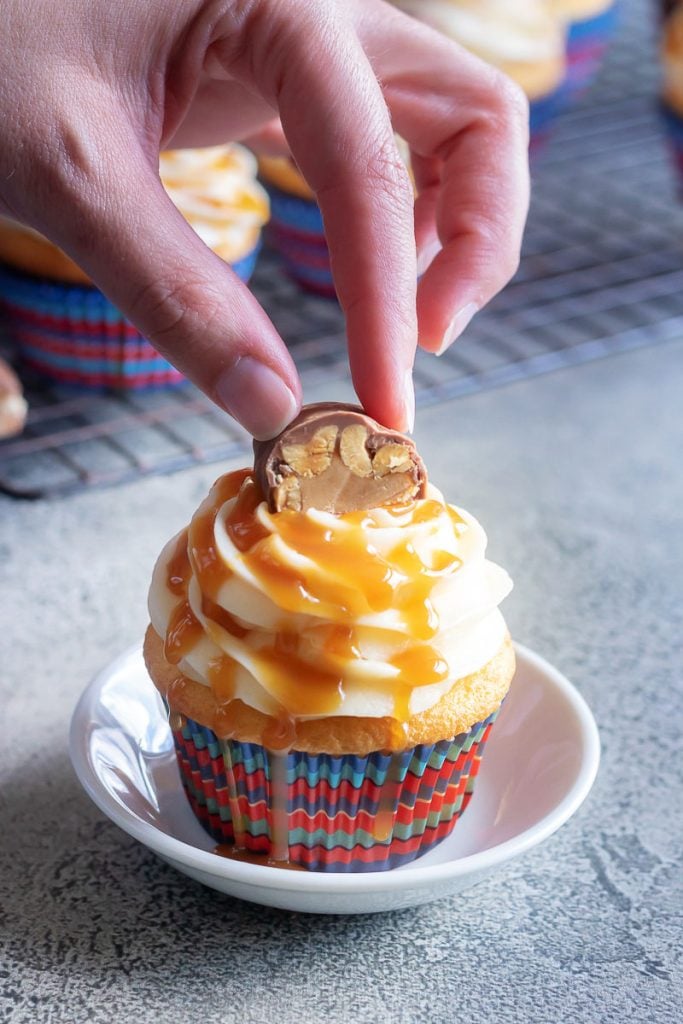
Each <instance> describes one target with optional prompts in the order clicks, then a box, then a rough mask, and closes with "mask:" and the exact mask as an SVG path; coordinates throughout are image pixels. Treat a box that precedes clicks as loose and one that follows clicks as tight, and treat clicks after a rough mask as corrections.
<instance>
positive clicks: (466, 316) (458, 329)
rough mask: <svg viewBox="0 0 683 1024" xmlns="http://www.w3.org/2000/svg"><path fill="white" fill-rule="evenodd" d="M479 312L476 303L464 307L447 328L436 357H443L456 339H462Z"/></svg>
mask: <svg viewBox="0 0 683 1024" xmlns="http://www.w3.org/2000/svg"><path fill="white" fill-rule="evenodd" d="M478 312H479V306H478V305H477V304H476V302H468V303H467V305H466V306H463V308H462V309H461V310H460V312H459V313H456V314H455V316H454V317H453V319H452V320H451V322H450V323H449V325H448V327H447V328H446V331H445V333H444V336H443V339H442V341H441V344H440V345H439V347H438V348H437V350H436V353H435V355H437V356H442V355H443V354H444V352H445V351H446V349H447V348H450V346H451V345H452V344H453V342H454V341H455V339H456V338H459V337H460V335H461V334H462V332H463V331H464V330H465V328H466V327H467V325H468V323H469V322H470V320H471V319H472V317H473V316H474V314H475V313H478Z"/></svg>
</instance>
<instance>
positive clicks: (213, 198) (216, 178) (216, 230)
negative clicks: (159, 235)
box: [159, 143, 269, 263]
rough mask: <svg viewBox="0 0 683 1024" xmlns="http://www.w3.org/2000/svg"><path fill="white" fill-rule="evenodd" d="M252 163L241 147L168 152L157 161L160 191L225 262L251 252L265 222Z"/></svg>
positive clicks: (265, 204)
mask: <svg viewBox="0 0 683 1024" xmlns="http://www.w3.org/2000/svg"><path fill="white" fill-rule="evenodd" d="M257 169H258V168H257V163H256V158H255V157H254V156H253V155H252V154H251V153H250V152H249V150H247V149H245V148H244V147H243V146H238V145H236V144H234V143H233V144H230V145H226V146H211V147H209V148H206V149H176V150H168V151H166V152H164V153H162V154H161V156H160V158H159V174H160V177H161V181H162V183H163V186H164V188H165V189H166V191H167V192H168V194H169V196H170V197H171V199H172V200H173V202H174V203H175V205H176V206H177V207H178V209H179V210H180V212H181V213H182V215H183V217H184V218H185V220H186V221H188V223H189V224H191V226H192V227H193V228H194V230H195V231H196V232H197V234H198V235H199V237H200V238H201V239H202V241H203V242H205V243H206V245H208V246H209V248H210V249H213V251H214V252H216V253H217V254H218V255H219V256H221V257H222V258H223V259H224V260H226V261H227V262H229V263H231V262H235V261H236V260H238V259H239V258H240V257H241V256H244V255H246V254H247V253H248V252H249V251H250V250H251V249H253V248H254V246H255V245H256V242H257V240H258V236H259V232H260V230H261V228H262V227H263V225H264V224H265V223H266V221H267V220H268V213H269V205H268V196H267V194H266V192H265V190H264V189H263V188H262V187H261V185H259V183H258V181H257V180H256V173H257Z"/></svg>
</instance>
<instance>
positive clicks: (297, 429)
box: [254, 402, 427, 514]
mask: <svg viewBox="0 0 683 1024" xmlns="http://www.w3.org/2000/svg"><path fill="white" fill-rule="evenodd" d="M254 472H255V475H256V479H257V481H258V483H259V484H260V486H261V489H262V491H263V493H264V495H265V496H266V498H267V501H268V507H269V508H270V510H271V512H281V511H283V510H284V509H291V510H293V511H297V512H300V511H306V509H309V508H317V509H321V510H322V511H325V512H335V513H337V514H341V513H343V512H356V511H360V510H362V509H368V508H378V507H379V506H380V505H398V504H401V503H402V502H405V501H410V500H411V499H413V498H423V497H424V495H425V489H426V486H427V471H426V469H425V467H424V463H423V462H422V459H421V458H420V456H419V455H418V453H417V450H416V448H415V445H414V444H413V442H412V441H411V439H410V438H409V437H406V436H405V434H400V433H398V431H395V430H387V429H386V428H385V427H382V426H381V425H380V424H379V423H377V421H376V420H373V419H372V418H371V417H370V416H367V415H366V414H365V413H364V412H363V410H362V409H361V408H360V407H359V406H355V405H342V404H339V403H337V402H321V403H319V404H317V405H308V406H305V407H304V408H303V409H302V410H301V412H300V413H299V415H298V416H297V417H296V419H295V420H292V422H291V423H290V424H289V426H288V427H287V428H286V429H285V430H283V431H282V433H281V434H279V435H278V436H277V437H275V438H273V439H272V440H271V441H254Z"/></svg>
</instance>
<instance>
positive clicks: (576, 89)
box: [566, 3, 618, 102]
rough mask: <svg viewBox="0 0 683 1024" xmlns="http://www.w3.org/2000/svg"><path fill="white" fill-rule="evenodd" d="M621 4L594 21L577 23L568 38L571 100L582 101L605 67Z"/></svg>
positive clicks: (597, 15)
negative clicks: (601, 66) (604, 59)
mask: <svg viewBox="0 0 683 1024" xmlns="http://www.w3.org/2000/svg"><path fill="white" fill-rule="evenodd" d="M617 11H618V4H617V3H613V4H611V5H610V6H609V7H608V8H607V9H606V10H605V11H602V12H601V13H600V14H596V15H595V16H594V17H592V18H585V19H584V20H582V21H574V22H572V23H571V24H570V26H569V34H568V36H567V82H566V88H567V98H568V101H569V102H573V101H574V100H576V99H579V98H580V97H581V95H582V94H583V93H584V92H585V91H586V89H587V88H588V87H589V86H590V85H591V83H592V82H593V80H594V78H595V76H596V75H597V73H598V71H599V70H600V65H601V63H602V60H603V57H604V55H605V51H606V49H607V46H608V44H609V41H610V39H611V38H612V36H613V35H614V32H615V30H616V26H617V21H618V13H617Z"/></svg>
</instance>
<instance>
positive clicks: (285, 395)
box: [215, 356, 299, 441]
mask: <svg viewBox="0 0 683 1024" xmlns="http://www.w3.org/2000/svg"><path fill="white" fill-rule="evenodd" d="M215 390H216V397H217V398H218V401H219V402H220V404H221V405H222V406H223V408H224V409H225V410H226V412H229V413H230V415H231V416H234V418H235V419H236V420H237V421H238V422H239V423H241V424H242V426H243V427H244V428H245V429H246V430H248V431H249V433H250V434H252V435H253V436H254V437H255V438H256V440H257V441H267V440H268V439H269V438H271V437H275V435H276V434H279V433H280V431H281V430H284V429H285V427H286V426H287V424H288V423H291V421H292V420H293V419H294V417H295V416H296V414H297V412H298V411H299V403H298V402H297V400H296V398H295V397H294V394H293V393H292V392H291V391H290V389H289V388H288V387H287V385H286V384H285V382H284V381H283V380H282V378H281V377H280V376H279V375H278V374H277V373H276V372H275V370H271V368H270V367H269V366H266V365H265V363H260V362H259V361H258V360H257V359H253V358H252V357H251V356H240V358H239V359H238V360H237V362H236V363H235V364H234V365H233V366H231V367H230V369H229V370H225V371H224V372H223V373H222V374H221V375H220V377H219V378H218V380H217V381H216V388H215Z"/></svg>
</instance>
